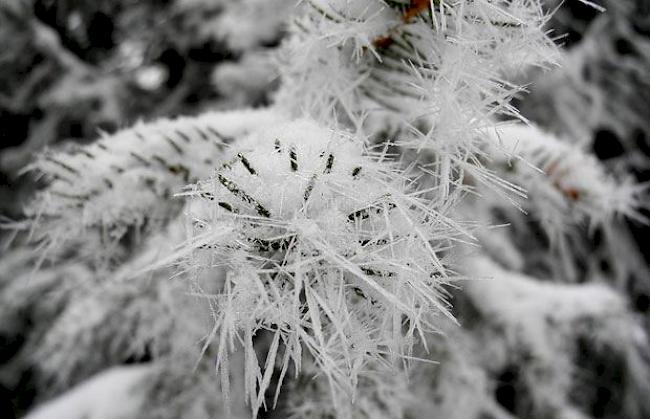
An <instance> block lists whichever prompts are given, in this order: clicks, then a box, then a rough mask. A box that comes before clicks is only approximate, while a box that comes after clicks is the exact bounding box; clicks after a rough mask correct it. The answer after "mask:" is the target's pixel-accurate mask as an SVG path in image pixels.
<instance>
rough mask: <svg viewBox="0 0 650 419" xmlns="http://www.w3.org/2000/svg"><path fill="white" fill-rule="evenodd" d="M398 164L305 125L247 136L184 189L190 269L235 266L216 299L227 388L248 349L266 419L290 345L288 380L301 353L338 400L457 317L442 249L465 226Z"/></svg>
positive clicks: (250, 377)
mask: <svg viewBox="0 0 650 419" xmlns="http://www.w3.org/2000/svg"><path fill="white" fill-rule="evenodd" d="M380 157H381V156H380ZM395 170H396V169H395V168H394V167H392V166H391V165H390V164H387V163H383V162H381V161H379V160H377V159H376V158H373V157H372V156H367V155H365V153H364V152H363V148H362V146H361V144H360V143H359V142H358V141H354V138H349V137H348V136H347V135H345V134H343V133H337V132H330V131H328V130H325V129H323V128H321V127H319V126H318V125H317V124H315V123H313V122H311V121H308V120H298V121H295V122H291V123H288V124H286V125H279V126H277V127H274V128H272V129H270V130H265V131H263V132H256V133H254V134H253V135H252V136H251V137H249V138H246V139H244V140H242V141H241V142H240V146H239V147H238V148H236V149H235V150H233V153H232V158H231V159H229V160H227V161H226V162H225V163H223V164H222V165H221V166H220V168H219V169H217V171H216V172H215V175H214V176H213V177H212V178H210V179H209V180H206V181H203V182H200V183H198V184H197V185H196V186H195V187H193V188H192V190H191V191H190V192H188V193H187V195H189V196H191V197H195V198H196V199H195V200H194V202H191V204H190V206H189V210H188V216H189V220H190V221H191V222H192V224H193V226H194V235H193V237H192V238H191V241H190V243H189V244H188V246H189V249H197V250H198V252H194V253H193V254H192V255H191V256H190V257H189V260H188V261H187V265H188V267H187V269H188V270H195V269H197V268H199V269H200V268H201V266H208V267H210V266H225V267H227V270H228V272H227V273H226V277H225V282H224V284H223V285H222V286H220V288H221V289H220V290H219V292H218V294H216V295H214V296H211V297H210V298H211V299H212V300H213V305H214V308H213V311H214V316H215V318H216V321H217V324H216V326H215V329H214V331H213V334H214V335H215V336H218V340H219V347H220V348H221V350H220V356H219V357H218V361H217V368H218V369H220V370H221V371H222V376H223V378H222V380H223V382H224V385H225V386H226V387H227V380H228V378H227V377H228V371H229V365H228V363H227V359H228V354H227V352H228V351H229V350H233V349H234V347H235V341H242V342H243V349H242V350H243V351H244V352H245V354H246V355H245V356H246V361H245V363H246V380H247V383H246V391H247V394H249V395H250V398H251V400H250V402H251V405H252V406H253V408H254V411H255V412H256V411H257V409H258V408H259V406H260V404H261V403H262V402H263V401H264V398H263V395H264V392H265V391H266V389H267V387H268V386H269V383H270V379H271V374H272V373H273V370H272V367H273V366H274V365H275V358H276V356H278V348H279V347H280V346H281V347H282V348H283V351H284V355H283V361H282V367H281V372H280V378H279V380H280V383H281V382H282V378H283V377H284V375H285V373H286V370H287V368H288V367H289V362H290V361H291V362H292V364H293V365H294V366H295V368H296V370H298V371H299V369H300V365H301V359H300V358H301V354H302V351H303V348H304V349H306V350H307V351H308V352H310V353H311V355H312V356H313V357H314V358H315V360H316V363H317V364H318V365H319V366H320V367H321V368H322V369H323V373H324V374H325V375H326V376H327V378H328V379H329V380H330V384H331V386H332V390H333V391H334V392H338V391H343V392H345V393H346V394H354V388H355V385H356V383H357V381H358V377H357V375H358V373H359V371H360V370H361V369H363V368H364V367H365V365H366V364H367V363H368V361H370V360H372V359H377V360H382V361H383V362H388V361H391V362H395V359H398V360H399V358H400V357H405V356H408V354H410V353H411V351H412V346H413V343H414V338H415V337H416V336H417V335H421V334H422V333H423V332H424V331H426V330H429V329H431V328H432V326H431V324H430V320H429V318H428V317H429V316H430V315H431V314H434V315H435V314H436V313H441V314H447V315H449V314H448V311H447V308H446V307H445V304H444V303H443V302H442V301H441V292H442V290H441V289H440V284H442V283H443V282H446V281H447V276H448V274H447V272H446V270H445V266H444V261H442V260H440V257H439V256H438V253H439V252H441V251H442V250H443V249H446V248H447V247H448V246H449V240H450V239H451V238H452V235H454V231H455V230H456V229H457V227H456V226H455V223H454V222H453V221H451V220H450V219H448V218H447V216H446V212H447V208H446V207H445V205H444V202H436V201H435V200H433V201H425V200H423V199H422V198H420V197H419V196H418V195H417V194H414V193H413V191H409V189H410V187H409V185H408V183H407V181H408V179H407V178H403V179H401V178H400V177H401V176H398V175H399V173H397V174H396V173H395ZM183 253H185V251H183ZM405 322H406V324H408V325H409V326H403V323H405ZM403 327H406V329H405V330H402V328H403ZM261 330H269V331H270V332H271V333H272V334H273V341H272V343H271V346H270V349H269V352H268V355H267V358H266V362H265V367H264V369H260V367H259V366H258V361H257V357H256V355H255V352H254V348H253V336H254V335H255V334H256V333H257V332H258V331H261ZM280 344H282V345H280ZM258 387H259V394H256V393H255V390H256V388H258ZM278 390H279V384H278ZM276 398H277V396H276Z"/></svg>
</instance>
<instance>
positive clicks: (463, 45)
mask: <svg viewBox="0 0 650 419" xmlns="http://www.w3.org/2000/svg"><path fill="white" fill-rule="evenodd" d="M305 3H306V5H307V7H306V9H307V10H306V12H305V14H304V16H302V17H297V18H296V19H294V22H293V26H292V32H291V37H290V38H289V39H288V40H287V41H286V42H285V44H284V46H283V52H284V54H285V55H284V58H285V60H284V61H282V62H281V74H282V76H283V80H284V81H285V83H284V84H283V85H282V87H281V89H280V91H279V93H278V95H277V98H276V99H277V102H278V103H279V104H280V105H282V106H285V105H286V106H288V107H289V108H291V109H294V110H300V111H306V112H308V113H309V114H311V115H312V116H314V117H315V118H317V119H323V120H327V121H331V120H338V121H344V122H349V123H352V124H353V125H354V126H355V127H362V126H363V127H364V129H365V130H366V131H367V132H368V133H370V134H376V133H378V132H381V131H389V132H395V131H397V132H400V133H401V135H400V137H399V143H400V145H402V146H404V147H407V148H413V149H416V150H417V151H418V152H419V151H422V150H425V151H428V152H432V153H433V154H435V156H436V157H435V159H437V160H440V161H436V164H438V163H440V164H441V165H446V166H447V167H449V166H450V165H451V164H453V165H455V166H463V165H464V163H465V161H466V159H468V158H469V157H468V156H469V155H471V154H473V153H476V152H477V151H478V147H479V144H480V137H477V136H476V135H475V134H476V132H477V130H479V129H480V128H482V127H486V126H491V125H492V123H493V122H492V121H493V118H494V117H495V116H501V117H509V118H512V117H517V111H516V110H515V109H514V108H513V107H512V106H511V105H510V103H509V101H510V99H511V98H512V96H513V95H514V94H516V93H517V92H519V91H520V86H518V85H517V84H516V83H513V82H512V81H511V80H513V79H514V78H515V77H516V76H518V75H520V74H521V73H522V71H523V70H525V69H527V68H529V67H530V66H534V65H547V64H549V63H552V62H554V60H555V56H556V49H555V47H554V46H553V43H552V42H551V40H550V39H549V38H548V36H547V34H546V33H545V31H544V30H543V29H542V25H543V23H544V22H545V19H546V18H545V15H544V14H543V12H542V9H541V5H540V3H539V2H538V1H530V0H516V1H487V0H479V1H469V0H460V1H454V2H443V1H440V2H438V1H433V2H408V1H380V0H373V1H346V0H309V1H306V2H305ZM446 175H447V176H451V175H450V174H449V173H446Z"/></svg>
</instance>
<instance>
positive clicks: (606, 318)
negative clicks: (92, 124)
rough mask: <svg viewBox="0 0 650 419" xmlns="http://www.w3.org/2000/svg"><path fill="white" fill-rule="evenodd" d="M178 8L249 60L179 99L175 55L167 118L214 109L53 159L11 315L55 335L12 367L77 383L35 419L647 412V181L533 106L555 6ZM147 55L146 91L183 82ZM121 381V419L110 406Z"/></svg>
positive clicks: (453, 418) (14, 326) (550, 46)
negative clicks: (643, 256) (524, 109)
mask: <svg viewBox="0 0 650 419" xmlns="http://www.w3.org/2000/svg"><path fill="white" fill-rule="evenodd" d="M165 7H166V8H167V9H166V10H168V11H169V12H170V13H171V14H172V16H173V19H170V23H169V25H170V26H175V25H179V27H180V28H181V30H180V31H179V33H182V34H183V35H182V36H180V35H179V38H178V40H175V43H176V44H177V45H185V47H187V48H188V49H189V50H192V48H190V47H189V45H193V42H194V41H193V40H192V39H191V34H195V36H196V37H197V38H199V39H201V42H205V43H206V45H207V44H213V45H215V44H216V45H221V47H220V49H218V54H223V55H222V57H226V58H224V59H219V60H218V63H216V64H214V65H212V66H211V67H210V69H209V70H206V69H205V68H204V67H200V66H199V67H200V68H199V69H195V70H196V72H194V73H189V74H190V75H189V76H188V75H187V74H188V73H186V72H185V71H183V75H179V76H178V77H180V79H178V80H181V79H183V80H186V84H184V83H181V82H178V80H177V82H178V83H179V84H178V87H173V86H175V85H174V84H173V83H172V82H171V81H170V80H174V77H176V76H174V74H173V71H172V70H173V68H174V67H173V66H170V67H169V74H168V76H169V77H168V79H167V83H168V84H170V85H171V87H169V89H170V90H169V91H167V95H168V97H167V99H165V101H163V102H166V103H162V104H160V105H157V106H156V108H155V109H154V111H153V112H152V113H151V114H150V115H151V116H155V115H166V114H169V113H172V110H174V109H179V108H178V107H177V105H178V104H179V103H185V104H186V105H187V102H186V101H185V100H184V99H180V98H188V97H189V96H188V95H189V92H194V93H193V95H191V97H192V99H191V100H189V101H194V99H197V98H201V97H202V96H201V95H200V93H203V92H197V91H196V89H194V90H193V88H192V86H196V85H197V84H195V83H199V84H198V85H201V86H208V87H209V89H206V90H210V91H212V92H215V94H216V95H217V96H216V97H212V99H210V100H206V101H207V102H209V104H207V107H208V108H211V109H213V110H212V111H208V112H205V113H203V114H201V115H198V116H191V117H189V116H188V117H178V118H176V119H166V118H161V119H158V120H152V118H151V117H150V118H147V120H152V122H146V123H144V122H138V123H137V124H135V125H134V126H132V127H131V128H126V129H122V130H119V131H117V132H114V133H112V134H103V135H102V136H101V138H100V139H98V140H96V141H94V142H92V143H89V144H85V145H78V144H77V145H75V144H65V145H63V146H60V147H56V148H52V149H48V150H46V151H44V152H42V153H41V154H40V157H39V158H37V159H36V161H34V162H33V163H32V164H31V166H29V169H31V171H29V173H31V174H37V175H38V176H40V179H41V181H42V188H41V189H40V190H39V191H38V192H37V193H36V194H35V196H34V198H33V199H32V201H31V202H30V203H29V205H28V206H27V209H26V211H25V216H26V217H27V219H26V221H25V222H24V223H18V224H14V225H15V226H16V225H17V226H25V228H24V234H20V232H19V233H17V239H16V243H18V244H24V246H25V247H26V249H20V248H17V249H14V250H12V251H11V252H10V253H9V254H8V256H7V257H6V258H3V261H2V263H1V264H0V268H2V269H3V271H2V274H3V276H2V283H0V291H1V292H2V294H0V297H1V301H2V303H3V305H2V309H1V310H0V314H1V315H2V317H3V318H8V319H10V320H11V321H10V322H8V324H7V325H6V326H4V325H3V328H2V336H9V337H16V336H17V335H18V333H19V330H20V328H21V324H20V323H21V320H20V319H21V317H22V316H23V314H24V313H25V314H26V315H27V316H29V317H30V318H33V319H35V321H34V323H35V324H36V326H35V327H33V328H32V329H31V330H30V332H29V334H27V336H26V339H25V344H24V345H22V346H19V348H18V349H17V350H16V351H15V352H16V353H17V354H18V355H12V356H13V358H12V356H10V361H11V362H10V365H11V367H10V368H8V369H7V370H6V371H7V372H6V373H5V372H4V371H3V374H2V375H0V378H2V380H3V383H11V384H12V385H13V383H14V382H15V381H18V380H19V378H18V377H19V376H20V374H21V373H22V372H23V371H25V370H27V369H28V368H30V363H33V365H34V369H35V371H36V374H35V377H34V378H33V386H34V388H36V389H37V390H38V396H37V398H36V400H35V402H36V403H43V402H44V401H45V400H46V399H49V398H52V397H56V396H57V395H59V394H61V393H63V395H62V396H60V398H56V399H54V400H52V401H50V402H45V404H43V405H42V407H41V408H40V409H36V410H35V411H33V413H32V414H31V415H30V416H29V417H35V418H41V417H42V418H47V417H56V416H62V415H63V416H69V417H73V418H74V417H76V416H75V415H78V416H80V417H81V416H83V417H91V418H93V417H97V418H106V419H108V418H109V417H110V416H106V415H108V414H113V413H115V414H118V413H119V414H123V415H125V416H134V417H144V418H159V419H163V418H171V417H191V418H193V419H201V418H214V417H219V416H220V415H223V417H236V418H239V417H241V418H245V417H250V416H251V414H252V416H253V417H256V416H261V415H263V414H262V413H261V411H262V410H266V411H267V413H264V415H268V416H269V417H292V418H306V417H317V418H318V417H320V418H323V419H325V418H332V417H337V418H338V417H340V418H431V417H435V418H445V419H474V418H476V419H486V418H497V419H500V418H504V419H513V418H521V419H523V418H532V419H538V418H539V419H542V418H544V419H547V418H561V419H586V418H607V419H609V418H615V417H618V416H620V417H625V418H629V419H642V418H644V417H647V416H648V414H649V412H650V406H649V405H648V403H647V401H646V400H645V399H644V398H643V395H644V394H646V393H647V391H649V390H650V386H649V383H650V378H649V377H648V371H649V368H648V352H647V347H648V337H647V336H648V329H649V328H648V324H647V319H646V320H644V319H643V318H641V316H639V315H636V314H634V313H632V312H631V310H630V304H629V301H628V300H627V298H628V293H627V292H628V291H627V290H628V288H631V287H633V286H638V287H640V288H641V289H643V286H642V285H636V284H637V283H640V279H639V278H640V277H641V276H642V275H644V274H646V273H647V268H646V266H645V265H644V264H643V262H639V259H636V263H634V264H632V263H628V262H629V261H630V260H633V258H631V257H628V256H626V257H622V256H621V253H633V252H631V251H630V252H628V249H631V248H632V247H633V246H631V244H630V242H629V240H628V239H627V238H626V236H624V235H620V234H618V233H619V232H620V231H621V230H620V228H619V227H620V224H619V220H620V219H621V218H626V219H628V220H629V219H635V220H641V221H643V216H642V215H641V213H642V208H641V207H642V206H643V204H644V202H643V200H644V198H643V193H644V192H645V190H644V188H643V187H640V186H638V185H637V184H635V183H634V182H633V181H631V180H629V179H628V178H627V177H626V176H623V175H622V174H621V173H620V171H611V167H608V166H606V165H603V164H601V163H600V162H599V161H598V160H596V159H595V158H594V157H593V156H592V155H591V154H590V153H589V149H588V148H587V147H585V146H584V142H581V140H582V138H581V137H580V135H577V134H576V133H575V132H571V131H570V130H566V129H565V128H558V127H559V126H558V127H555V128H558V129H556V130H555V131H559V132H561V133H562V134H561V135H557V136H554V135H551V134H548V133H546V132H545V131H543V130H542V129H539V128H536V127H535V126H534V125H531V124H529V123H528V121H527V120H526V119H525V118H523V117H521V116H520V115H519V111H518V110H517V108H516V107H515V106H514V104H513V102H512V99H513V98H514V97H518V98H519V97H521V98H523V99H522V100H525V98H526V96H525V95H523V94H522V93H523V92H524V84H525V83H526V82H527V81H528V79H527V77H530V75H531V74H536V73H535V72H536V71H538V69H540V68H542V69H545V68H552V67H554V65H555V64H556V63H557V62H558V61H560V60H559V59H558V58H559V57H560V54H558V47H557V46H556V45H555V43H554V42H553V40H552V39H551V38H550V35H549V32H548V31H547V28H546V27H545V24H546V23H547V21H548V20H549V16H548V15H546V14H545V12H544V8H543V4H542V2H541V1H538V0H493V1H491V0H455V1H443V0H432V1H428V0H427V1H407V0H394V1H392V0H391V1H388V0H305V1H303V2H300V3H299V4H297V5H296V4H295V3H294V2H293V1H284V0H282V1H274V2H271V1H260V0H250V1H248V0H247V1H242V2H235V1H217V2H207V1H204V0H179V1H175V2H170V3H169V5H166V6H165ZM138 10H139V12H138V13H134V14H133V16H131V20H129V19H127V18H126V17H124V16H122V15H121V14H119V13H118V14H117V16H122V17H121V18H120V19H117V21H118V22H119V24H120V25H125V23H124V22H128V21H132V22H138V21H139V20H138V19H139V17H142V16H143V15H146V10H147V8H146V7H145V8H144V9H138ZM620 10H623V8H622V9H620ZM21 13H22V12H21ZM16 14H17V13H16V12H13V13H12V14H10V16H14V15H16ZM18 14H20V13H18ZM122 19H125V20H122ZM18 21H20V19H18ZM183 28H185V29H187V28H192V30H183ZM45 29H47V28H45ZM38 33H41V35H38ZM43 34H46V35H47V34H50V35H56V34H53V33H52V32H51V31H50V32H47V31H45V32H43V31H41V32H39V31H37V36H36V38H37V40H38V39H41V38H43V36H44V35H43ZM39 36H41V38H39ZM282 37H284V38H282ZM45 38H47V36H46V37H45ZM28 39H31V38H29V37H28ZM47 39H49V41H50V45H53V46H57V45H58V46H61V44H60V43H59V42H58V41H59V40H58V39H57V37H56V36H50V37H49V38H47ZM128 39H129V42H125V43H122V44H121V47H120V48H121V49H118V50H119V51H121V52H119V51H118V52H116V54H118V55H119V54H126V55H129V54H131V55H132V57H131V58H133V60H134V62H139V63H140V64H136V65H132V66H131V67H130V68H132V69H133V71H135V73H137V74H139V75H140V76H137V77H135V79H136V80H140V81H142V78H138V77H141V76H142V77H143V74H145V73H146V74H150V75H155V74H159V75H160V74H165V72H164V71H162V69H161V68H160V67H159V66H157V65H149V64H146V63H147V62H148V61H147V59H146V58H145V56H144V52H142V51H144V50H145V49H146V48H145V47H144V46H143V45H144V44H142V43H138V42H140V41H138V40H137V39H136V38H133V37H131V38H128ZM30 42H31V41H30ZM585 45H587V44H585ZM185 47H184V48H185ZM61 48H63V47H61ZM206 48H207V47H206ZM576 48H578V47H576ZM585 48H586V47H585ZM577 50H578V49H574V51H577ZM125 51H126V52H125ZM128 51H131V53H128ZM138 51H140V52H138ZM202 51H203V53H206V54H208V55H209V53H208V52H206V50H202ZM59 52H60V53H59V54H55V55H57V56H58V55H60V56H62V57H63V58H62V59H63V60H64V61H65V57H66V56H67V55H65V49H63V50H61V51H59ZM194 53H196V52H194ZM111 54H112V53H111ZM111 54H109V55H111ZM188 54H190V55H191V53H188ZM171 55H172V56H173V55H174V54H171ZM165 57H166V58H165V60H172V61H173V60H174V58H173V57H172V58H170V55H166V56H165ZM0 58H1V57H0ZM177 58H178V57H177ZM100 61H101V60H100ZM136 69H137V70H136ZM147 71H148V73H147ZM161 71H162V72H161ZM559 71H563V70H559ZM91 73H92V74H96V73H100V72H94V71H91ZM135 73H134V74H135ZM78 74H81V73H78ZM116 74H120V73H119V72H118V73H116ZM210 74H211V75H212V78H211V79H210V76H209V75H210ZM556 74H559V73H556ZM122 75H123V74H122ZM276 75H277V76H279V77H278V78H276ZM199 76H200V77H199ZM120 77H121V76H120ZM188 77H189V78H191V80H189V81H188V80H187V78H188ZM98 80H101V86H103V87H104V90H103V92H104V93H102V94H101V95H102V96H110V95H109V91H110V90H111V89H110V88H109V87H110V86H112V85H111V84H110V83H108V81H107V79H106V78H102V77H99V79H98ZM116 80H120V79H119V78H118V79H116ZM152 80H153V78H152ZM161 80H162V79H161ZM151 83H152V84H151V86H150V87H147V86H149V85H148V84H147V83H145V84H142V83H141V88H142V89H145V90H146V89H152V90H153V91H155V90H156V88H155V87H152V86H154V84H155V83H153V82H151ZM201 83H202V84H201ZM57 86H59V87H60V89H61V90H57V89H58V87H57V88H54V89H53V90H52V91H53V92H57V91H58V93H56V94H55V95H54V96H55V97H58V98H61V97H64V96H65V95H63V94H61V92H65V91H67V90H69V89H74V90H75V92H76V93H78V96H83V95H84V94H85V92H92V91H95V90H100V89H99V88H98V89H94V88H90V87H88V90H82V89H76V87H74V86H76V85H75V84H74V83H72V84H66V83H64V82H62V83H61V84H60V85H57ZM66 86H68V87H66ZM276 88H277V90H275V89H276ZM28 90H29V89H28ZM274 90H275V91H274ZM621 90H623V89H621ZM17 95H18V96H20V94H19V93H17ZM75 97H77V96H75ZM626 97H627V96H626ZM84 100H85V99H84ZM80 101H81V102H83V100H82V99H79V100H77V99H75V100H73V101H71V102H65V104H66V105H65V106H68V105H67V104H68V103H72V104H74V103H79V102H80ZM269 102H270V103H269ZM111 103H114V104H119V103H121V102H120V101H119V100H116V101H115V102H111ZM251 105H264V107H261V108H258V109H254V110H251V109H248V108H247V106H251ZM233 107H237V108H243V109H240V110H236V109H235V110H233V109H232V108H233ZM197 108H199V109H200V108H201V105H196V104H194V105H193V106H192V107H190V108H188V109H192V110H196V109H197ZM114 109H116V110H122V108H121V107H120V106H117V105H116V106H115V107H114ZM184 109H185V108H184ZM215 109H216V110H219V109H227V110H224V111H215ZM563 112H564V111H563ZM566 114H567V115H566V118H571V117H574V116H575V115H576V114H575V113H574V114H570V113H569V112H566ZM572 115H573V116H572ZM116 118H117V117H116ZM511 120H519V121H518V122H513V121H511ZM26 150H31V148H29V147H26V148H21V149H20V150H19V151H20V152H25V151H26ZM495 224H504V225H500V226H498V227H497V226H495ZM590 234H591V235H593V236H595V235H597V234H598V235H600V236H602V238H601V241H602V242H603V244H602V245H601V246H599V247H598V249H594V248H595V247H596V245H594V244H593V243H592V241H590V240H589V235H590ZM590 246H592V247H590ZM16 247H18V246H16ZM596 250H597V251H596ZM592 251H593V255H594V257H593V258H592V259H588V260H587V259H585V255H587V254H589V253H590V252H592ZM26 265H31V266H30V269H29V270H28V271H27V270H25V269H24V266H26ZM4 272H6V275H5V274H4ZM634 275H636V279H634V278H633V276H634ZM29 278H31V281H29ZM461 280H462V282H461ZM23 284H24V288H23V287H22V286H23ZM46 293H47V294H46ZM50 293H51V294H50ZM43 296H46V297H47V298H41V297H43ZM41 300H43V301H41ZM644 322H646V323H644ZM132 363H142V364H144V365H142V366H138V367H118V365H121V364H132ZM111 368H113V369H112V370H111ZM115 368H118V369H115ZM107 369H108V371H109V372H107V373H104V374H101V373H100V372H101V371H102V370H107ZM97 373H100V375H98V376H97V377H96V378H91V377H92V376H94V375H95V374H97ZM590 374H592V375H596V376H597V379H598V380H596V381H597V382H595V381H594V380H595V379H592V378H593V377H592V375H590ZM89 379H90V381H88V380H89ZM77 383H84V384H81V385H80V387H78V388H73V389H70V387H72V386H73V385H75V384H77ZM114 386H118V387H120V390H121V391H120V394H122V392H124V394H122V396H120V395H119V394H117V396H118V397H120V398H121V397H124V398H125V400H127V402H124V403H123V404H121V405H120V406H121V407H123V408H124V409H125V410H124V411H123V412H115V411H111V410H112V409H109V408H106V407H105V406H106V405H107V404H109V403H111V404H112V403H118V404H119V403H120V402H117V401H114V402H112V401H102V400H100V399H99V397H100V396H99V393H100V392H103V391H111V389H112V388H114ZM107 388H108V390H106V389H107ZM126 388H129V389H132V390H131V391H129V390H126ZM66 391H67V393H65V392H66ZM605 392H607V394H608V397H609V399H608V403H606V404H605V405H603V404H602V403H603V402H602V401H601V397H600V396H602V394H604V393H605ZM104 400H107V399H104ZM63 412H65V413H63ZM617 415H618V416H617Z"/></svg>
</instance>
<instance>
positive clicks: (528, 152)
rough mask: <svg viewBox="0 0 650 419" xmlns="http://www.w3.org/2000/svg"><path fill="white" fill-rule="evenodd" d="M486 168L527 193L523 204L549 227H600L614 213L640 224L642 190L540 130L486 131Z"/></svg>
mask: <svg viewBox="0 0 650 419" xmlns="http://www.w3.org/2000/svg"><path fill="white" fill-rule="evenodd" d="M487 133H488V137H489V138H490V140H491V142H492V151H491V152H490V154H491V155H492V157H494V158H495V159H494V161H493V162H492V163H491V166H492V167H493V168H494V169H496V170H497V174H498V175H499V176H501V177H503V178H504V179H507V180H509V181H511V182H513V183H516V184H517V185H519V186H521V187H523V188H525V189H526V191H527V192H528V194H529V196H530V198H529V200H528V201H526V202H522V205H524V207H527V208H531V209H532V208H534V213H535V216H537V217H541V218H542V219H543V221H544V224H545V225H546V226H548V227H549V228H557V229H561V230H563V229H564V227H565V226H566V224H567V223H569V224H573V223H580V222H584V221H587V222H589V223H590V224H592V225H598V224H604V223H607V222H609V221H610V220H611V218H612V217H614V216H616V215H625V216H627V217H629V218H632V219H636V220H638V221H644V217H643V216H642V215H641V213H640V212H639V210H640V208H641V207H642V206H643V202H642V200H643V194H644V191H645V190H646V186H643V185H639V184H636V183H634V182H632V180H631V179H616V178H615V177H614V176H613V175H612V174H610V173H608V172H607V171H606V170H605V168H604V167H603V166H602V164H600V162H599V161H598V160H597V159H596V157H594V156H592V155H589V154H587V153H585V152H584V151H583V150H582V149H580V148H579V147H577V146H575V145H572V144H569V143H567V142H565V141H562V140H560V139H559V138H557V137H555V136H553V135H551V134H548V133H545V132H543V131H542V130H540V129H538V128H536V127H534V126H527V125H523V124H510V125H503V126H500V127H498V128H495V129H491V130H488V131H487Z"/></svg>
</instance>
